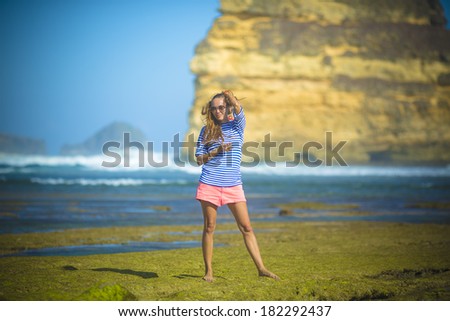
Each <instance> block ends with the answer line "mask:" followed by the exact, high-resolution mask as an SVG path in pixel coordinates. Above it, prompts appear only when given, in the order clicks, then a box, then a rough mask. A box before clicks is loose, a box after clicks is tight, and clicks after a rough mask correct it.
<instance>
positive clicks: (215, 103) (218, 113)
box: [209, 97, 226, 122]
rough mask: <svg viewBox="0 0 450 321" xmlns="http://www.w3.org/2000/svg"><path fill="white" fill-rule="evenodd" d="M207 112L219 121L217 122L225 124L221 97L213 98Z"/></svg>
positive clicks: (224, 108) (224, 107)
mask: <svg viewBox="0 0 450 321" xmlns="http://www.w3.org/2000/svg"><path fill="white" fill-rule="evenodd" d="M209 110H210V111H211V113H212V114H213V116H214V117H215V118H216V119H217V120H218V121H219V122H225V121H226V117H225V116H226V115H225V113H226V104H225V99H224V98H223V97H218V98H214V99H213V100H212V101H211V105H210V107H209Z"/></svg>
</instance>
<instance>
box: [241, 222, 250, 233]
mask: <svg viewBox="0 0 450 321" xmlns="http://www.w3.org/2000/svg"><path fill="white" fill-rule="evenodd" d="M239 230H241V232H242V234H250V233H253V228H252V226H251V224H242V225H240V226H239Z"/></svg>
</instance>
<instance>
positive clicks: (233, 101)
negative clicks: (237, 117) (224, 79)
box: [223, 90, 241, 114]
mask: <svg viewBox="0 0 450 321" xmlns="http://www.w3.org/2000/svg"><path fill="white" fill-rule="evenodd" d="M223 94H224V96H225V100H226V101H227V103H228V104H230V105H231V106H232V108H234V112H235V113H236V114H239V113H240V112H241V103H240V102H239V100H238V99H237V98H236V97H235V96H234V95H233V93H232V92H231V90H225V91H224V92H223Z"/></svg>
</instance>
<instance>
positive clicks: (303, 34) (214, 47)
mask: <svg viewBox="0 0 450 321" xmlns="http://www.w3.org/2000/svg"><path fill="white" fill-rule="evenodd" d="M220 12H221V15H220V17H218V18H217V19H216V20H215V22H214V24H213V26H212V27H211V29H210V30H209V32H208V34H207V36H206V38H205V39H204V40H203V41H202V42H201V43H200V44H199V45H198V46H197V48H196V52H195V56H194V58H193V60H192V61H191V70H192V72H193V73H194V74H195V75H196V89H195V101H194V105H193V107H192V109H191V114H190V132H194V133H196V134H197V135H198V132H199V129H200V128H201V127H202V126H203V122H202V117H201V114H200V110H201V107H202V106H203V105H204V104H205V103H206V102H207V101H208V100H209V99H210V98H211V96H212V95H213V94H214V93H216V92H219V91H221V90H223V89H231V90H232V91H233V92H235V94H236V96H237V97H238V98H245V99H244V100H242V104H243V106H244V108H245V112H246V116H247V129H246V136H245V140H246V141H247V142H248V141H255V142H262V141H263V140H264V137H267V135H268V134H270V139H271V140H272V141H274V142H277V146H279V145H280V144H281V143H282V142H292V144H293V147H292V148H287V149H286V148H285V149H284V151H283V153H284V156H283V155H281V153H280V150H279V149H277V148H272V149H271V150H270V151H271V157H272V158H273V159H275V158H276V159H277V160H281V159H290V160H293V159H294V156H295V154H296V153H300V154H301V152H302V151H304V150H303V149H304V147H305V144H307V143H308V142H317V143H319V145H317V144H316V145H315V147H314V148H310V149H309V150H308V151H309V152H312V153H313V154H314V156H315V157H318V158H321V157H324V153H325V152H326V150H327V145H328V149H330V148H332V147H333V146H335V145H336V144H337V143H339V142H346V143H345V145H344V147H343V148H342V149H341V151H340V155H341V156H342V157H343V158H344V159H345V161H346V162H348V163H350V164H351V163H380V162H381V163H406V164H414V163H430V164H439V163H447V162H449V161H450V148H449V147H450V130H449V129H450V128H449V127H450V31H449V30H446V29H445V23H446V19H445V16H444V12H443V9H442V6H441V4H440V2H439V1H438V0H411V1H391V0H376V1H373V0H334V1H310V0H280V1H273V0H246V1H238V0H222V1H221V9H220ZM326 132H331V133H332V135H329V136H332V140H333V142H330V141H329V139H326ZM328 138H329V137H328ZM260 146H261V145H260ZM285 146H287V145H285ZM320 146H323V148H320ZM252 152H255V153H258V154H259V155H261V157H264V156H266V157H267V154H266V155H264V152H263V148H252Z"/></svg>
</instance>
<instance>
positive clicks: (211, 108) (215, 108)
mask: <svg viewBox="0 0 450 321" xmlns="http://www.w3.org/2000/svg"><path fill="white" fill-rule="evenodd" d="M225 108H226V107H225V106H223V105H220V106H219V107H212V106H211V107H209V110H210V111H212V112H215V111H216V110H219V111H221V112H223V111H224V110H225Z"/></svg>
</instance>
